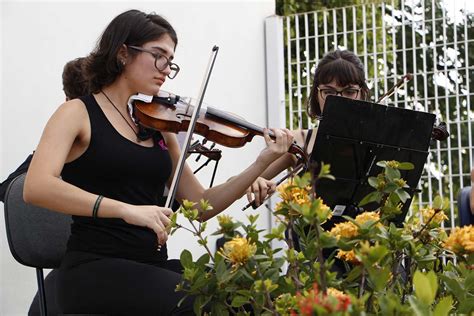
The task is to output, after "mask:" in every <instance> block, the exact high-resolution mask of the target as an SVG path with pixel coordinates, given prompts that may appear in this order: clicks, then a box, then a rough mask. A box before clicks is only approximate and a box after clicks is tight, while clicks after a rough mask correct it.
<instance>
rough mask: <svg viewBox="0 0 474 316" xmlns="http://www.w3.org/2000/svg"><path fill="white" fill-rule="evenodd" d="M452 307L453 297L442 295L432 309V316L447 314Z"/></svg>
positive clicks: (446, 315)
mask: <svg viewBox="0 0 474 316" xmlns="http://www.w3.org/2000/svg"><path fill="white" fill-rule="evenodd" d="M452 308H453V298H452V297H451V296H446V297H443V298H442V299H440V300H439V302H438V304H436V307H435V309H434V311H433V316H448V314H449V311H450V310H451V309H452Z"/></svg>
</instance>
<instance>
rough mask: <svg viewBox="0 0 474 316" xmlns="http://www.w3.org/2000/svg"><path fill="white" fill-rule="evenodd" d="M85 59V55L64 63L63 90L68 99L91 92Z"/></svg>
mask: <svg viewBox="0 0 474 316" xmlns="http://www.w3.org/2000/svg"><path fill="white" fill-rule="evenodd" d="M85 60H86V58H85V57H79V58H76V59H73V60H71V61H69V62H67V63H66V65H64V68H63V76H62V77H63V91H64V94H65V95H66V98H67V99H68V100H72V99H75V98H78V97H80V96H83V95H87V94H89V84H88V82H87V80H86V78H85V77H84V63H85Z"/></svg>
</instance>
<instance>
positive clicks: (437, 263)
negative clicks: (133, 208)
mask: <svg viewBox="0 0 474 316" xmlns="http://www.w3.org/2000/svg"><path fill="white" fill-rule="evenodd" d="M377 165H378V166H379V167H381V168H382V172H381V173H380V174H379V175H378V176H377V177H371V178H369V179H368V182H369V184H370V185H371V186H372V187H373V188H374V191H373V192H372V193H370V194H369V195H367V196H366V197H365V198H364V199H363V200H362V201H361V202H360V207H361V208H362V211H361V212H360V213H359V214H358V215H357V216H356V217H355V218H351V217H347V216H342V217H338V218H339V220H338V221H337V223H336V224H334V222H336V221H335V218H332V217H333V214H332V212H331V210H330V208H329V207H328V206H327V205H325V204H324V201H322V200H321V199H320V198H318V197H317V196H316V194H315V190H313V188H314V186H317V185H318V180H319V179H321V178H331V176H330V174H329V173H330V170H329V166H327V165H323V166H322V167H321V171H320V172H319V175H318V176H317V177H315V178H314V179H311V177H310V175H309V174H305V175H303V176H301V177H294V178H293V179H292V180H291V181H289V182H288V183H286V184H285V185H283V186H281V187H280V188H279V189H278V191H279V194H280V197H281V198H282V201H281V202H279V203H278V204H277V205H276V207H275V210H274V211H273V213H274V215H275V216H276V218H277V219H278V222H279V224H278V225H277V226H276V227H273V228H272V229H271V231H270V232H268V231H265V230H262V229H258V228H257V226H256V220H257V217H258V215H249V216H248V221H249V222H248V223H242V222H238V221H234V220H233V219H232V218H231V217H230V216H228V215H221V216H218V221H219V230H218V231H216V232H214V233H213V234H214V235H221V236H223V237H224V238H225V240H226V242H225V244H224V246H223V247H222V248H220V249H218V251H217V252H216V253H212V252H211V251H210V249H209V247H208V246H207V236H204V234H205V230H206V223H200V222H199V221H198V219H199V216H200V215H199V211H198V210H197V208H196V204H195V203H192V202H188V201H186V202H184V203H183V205H182V207H181V209H180V213H182V214H183V215H184V217H185V218H186V219H187V220H188V221H189V223H190V225H191V226H192V229H189V230H191V231H192V232H193V234H195V235H196V236H197V237H198V242H199V244H200V245H202V246H203V247H204V248H205V249H206V253H205V254H203V255H202V256H201V257H200V258H197V259H196V260H195V259H193V258H192V256H191V253H190V252H189V251H187V250H184V251H183V252H182V253H181V258H180V259H181V263H182V265H183V268H184V274H183V281H182V282H181V283H180V284H179V285H178V287H177V290H180V291H185V292H186V293H187V294H188V295H192V296H194V298H195V301H194V311H195V313H196V314H198V315H201V314H212V315H229V314H232V315H250V314H256V315H260V314H264V315H366V314H382V315H435V316H441V315H448V314H449V313H459V314H469V313H472V312H473V311H474V227H473V226H467V227H463V228H458V229H455V230H453V231H452V232H451V233H450V235H449V236H448V235H447V233H446V232H445V230H444V228H442V222H443V220H445V219H446V218H447V217H446V215H445V212H446V211H447V208H448V207H449V203H447V201H445V200H443V199H442V198H440V197H436V198H435V199H434V201H433V204H432V205H431V206H429V207H426V208H424V209H420V210H416V211H414V212H413V214H411V215H410V216H408V217H407V218H406V219H405V221H404V222H403V223H402V224H401V225H395V223H394V222H393V219H394V218H395V217H396V216H397V215H398V214H400V213H401V210H402V206H403V203H404V202H406V201H407V200H408V199H409V198H410V195H409V194H408V191H407V190H406V189H407V184H406V183H405V181H404V180H403V179H402V178H401V172H400V170H410V169H411V168H413V166H412V164H410V163H399V162H396V161H381V162H379V163H377ZM368 205H371V206H372V207H371V210H364V207H367V206H368ZM374 205H376V207H373V206H374ZM210 208H211V206H210V205H209V204H208V203H206V202H205V201H201V202H200V209H201V210H202V211H203V212H205V211H206V210H209V209H210ZM334 217H335V216H334ZM176 218H177V217H176V215H175V216H173V218H172V227H173V228H172V229H173V231H174V230H176V229H179V228H181V227H182V226H180V225H178V224H177V223H176ZM328 224H331V225H328ZM186 229H187V228H186ZM273 241H284V242H285V243H286V247H284V249H283V248H274V247H272V242H273Z"/></svg>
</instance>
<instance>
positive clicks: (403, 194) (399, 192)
mask: <svg viewBox="0 0 474 316" xmlns="http://www.w3.org/2000/svg"><path fill="white" fill-rule="evenodd" d="M395 193H396V194H397V195H398V197H399V198H400V200H401V201H402V202H403V203H405V202H406V200H408V199H409V198H410V194H408V193H407V191H405V190H403V189H398V190H395Z"/></svg>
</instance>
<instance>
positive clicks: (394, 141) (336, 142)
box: [310, 96, 435, 224]
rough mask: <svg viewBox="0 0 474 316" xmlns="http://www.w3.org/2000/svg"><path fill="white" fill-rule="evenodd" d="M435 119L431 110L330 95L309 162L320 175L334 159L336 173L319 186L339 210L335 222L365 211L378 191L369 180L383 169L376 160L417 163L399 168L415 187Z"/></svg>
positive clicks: (400, 217) (399, 218)
mask: <svg viewBox="0 0 474 316" xmlns="http://www.w3.org/2000/svg"><path fill="white" fill-rule="evenodd" d="M434 123H435V115H434V114H431V113H425V112H420V111H414V110H408V109H403V108H397V107H389V106H385V105H381V104H377V103H372V102H367V101H361V100H352V99H347V98H343V97H336V96H328V97H327V98H326V103H325V106H324V111H323V113H322V119H321V121H320V124H319V126H318V130H317V136H316V140H315V144H314V147H313V151H312V153H311V157H310V161H311V163H312V164H313V165H315V166H316V168H315V170H314V172H315V174H317V173H318V172H319V168H318V167H319V166H320V165H321V164H320V163H321V162H324V163H325V164H330V165H331V174H332V175H333V176H334V177H335V178H336V179H335V180H334V181H333V180H329V179H321V180H320V181H319V182H318V183H317V185H316V188H315V190H316V194H317V195H318V196H319V197H321V198H322V199H323V200H324V202H325V203H326V204H327V205H328V206H329V207H331V209H332V210H333V215H336V216H333V220H332V222H333V223H334V222H338V221H341V220H343V219H342V218H341V217H340V216H337V215H348V216H351V217H355V216H356V215H357V214H358V213H359V212H360V209H359V208H358V207H357V206H358V204H359V202H360V201H361V200H362V199H363V198H364V197H365V196H366V195H367V194H369V193H370V192H372V191H374V190H375V189H374V188H372V187H371V186H370V185H369V184H368V181H367V179H368V178H369V177H372V176H377V174H379V173H380V172H381V171H382V168H381V167H378V166H377V165H376V163H377V162H378V161H381V160H396V161H399V162H411V163H413V165H414V166H415V168H414V169H412V170H400V172H401V176H402V178H403V179H405V181H406V182H407V184H408V186H409V187H410V188H411V189H412V190H415V188H416V187H417V185H418V181H419V180H420V177H421V174H422V172H423V166H424V164H425V162H426V158H427V156H428V152H429V151H428V150H429V145H430V139H431V133H432V130H433V126H434ZM410 195H412V194H410ZM411 200H412V199H408V200H407V201H406V202H405V203H404V205H403V207H402V212H401V214H400V215H398V216H397V217H396V218H395V219H393V222H395V223H396V224H400V223H401V222H403V220H404V218H405V216H406V213H407V211H408V208H409V206H410V203H411ZM376 207H377V206H374V205H372V208H373V209H375V208H376ZM364 208H365V209H367V208H366V207H364ZM369 210H370V206H369Z"/></svg>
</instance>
